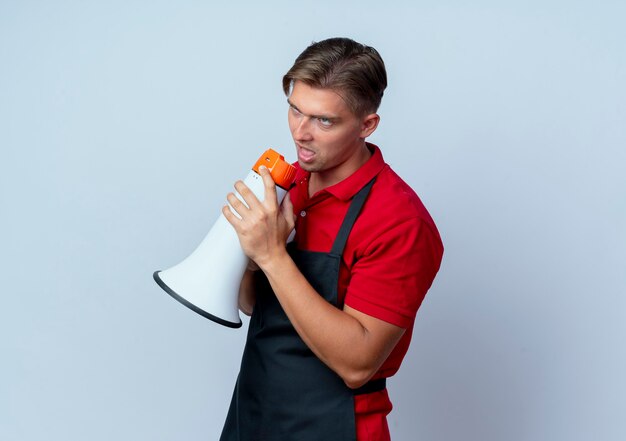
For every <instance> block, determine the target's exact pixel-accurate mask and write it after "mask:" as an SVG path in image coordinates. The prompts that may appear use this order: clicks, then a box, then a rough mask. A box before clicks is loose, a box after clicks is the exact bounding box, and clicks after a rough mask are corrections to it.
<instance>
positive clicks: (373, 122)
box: [360, 113, 380, 139]
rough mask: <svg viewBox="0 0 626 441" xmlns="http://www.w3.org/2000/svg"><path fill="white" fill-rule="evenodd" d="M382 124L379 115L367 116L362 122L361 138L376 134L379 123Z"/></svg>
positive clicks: (371, 114)
mask: <svg viewBox="0 0 626 441" xmlns="http://www.w3.org/2000/svg"><path fill="white" fill-rule="evenodd" d="M379 122H380V116H378V114H377V113H370V114H369V115H365V116H364V117H363V119H362V120H361V136H360V137H361V138H363V139H365V138H367V137H368V136H370V135H371V134H372V133H374V130H376V127H378V123H379Z"/></svg>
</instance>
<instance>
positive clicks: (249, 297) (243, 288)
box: [239, 264, 257, 316]
mask: <svg viewBox="0 0 626 441" xmlns="http://www.w3.org/2000/svg"><path fill="white" fill-rule="evenodd" d="M255 271H257V270H255V269H251V268H250V264H248V268H246V272H245V273H243V277H242V278H241V284H240V285H239V309H240V310H241V312H243V313H244V314H245V315H247V316H250V315H252V310H253V309H254V304H255V303H256V292H255V291H254V273H255Z"/></svg>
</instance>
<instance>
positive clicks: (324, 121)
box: [317, 118, 333, 127]
mask: <svg viewBox="0 0 626 441" xmlns="http://www.w3.org/2000/svg"><path fill="white" fill-rule="evenodd" d="M317 120H318V121H319V122H320V124H321V125H323V126H324V127H330V126H332V125H333V122H332V121H331V120H330V119H328V118H317Z"/></svg>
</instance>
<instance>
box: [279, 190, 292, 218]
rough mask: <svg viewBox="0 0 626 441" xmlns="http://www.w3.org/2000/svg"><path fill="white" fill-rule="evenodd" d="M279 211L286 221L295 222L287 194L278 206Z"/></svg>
mask: <svg viewBox="0 0 626 441" xmlns="http://www.w3.org/2000/svg"><path fill="white" fill-rule="evenodd" d="M280 209H281V212H282V213H283V216H284V217H285V219H287V220H288V221H289V220H291V221H292V222H295V221H296V215H295V214H294V212H293V203H292V202H291V197H290V195H289V193H287V195H286V196H285V198H284V199H283V202H282V204H280Z"/></svg>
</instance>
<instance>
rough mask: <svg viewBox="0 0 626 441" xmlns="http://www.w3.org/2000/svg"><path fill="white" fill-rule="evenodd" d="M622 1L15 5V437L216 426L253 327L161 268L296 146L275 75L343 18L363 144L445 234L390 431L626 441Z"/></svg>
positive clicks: (8, 378) (440, 436)
mask: <svg viewBox="0 0 626 441" xmlns="http://www.w3.org/2000/svg"><path fill="white" fill-rule="evenodd" d="M625 22H626V4H625V3H624V2H621V1H614V2H613V1H602V2H592V1H567V2H566V1H510V2H496V1H493V2H489V1H483V0H478V1H475V2H462V1H456V2H455V1H445V0H444V1H430V2H425V1H400V2H391V1H390V2H382V1H377V2H373V1H366V0H362V1H345V2H330V1H323V0H320V1H316V2H289V1H281V2H252V1H251V2H242V1H239V2H237V1H233V2H229V3H228V4H226V2H224V3H223V4H222V3H217V2H208V1H205V2H201V1H196V2H194V1H176V2H174V1H172V2H166V1H139V0H135V1H133V0H130V1H107V2H85V1H83V2H81V1H56V2H52V1H39V2H37V1H8V0H3V1H0V280H1V283H2V294H1V295H2V297H1V299H2V303H1V304H0V357H1V360H0V361H1V362H0V439H2V440H6V441H14V440H15V441H21V440H24V441H31V440H32V441H34V440H46V441H50V440H64V441H67V440H81V441H82V440H90V441H100V440H107V441H109V440H132V441H144V440H145V441H158V440H168V441H169V440H171V441H178V440H189V441H192V440H217V438H218V436H219V432H220V430H221V427H222V423H223V420H224V417H225V415H226V411H227V408H228V404H229V400H230V395H231V391H232V386H233V384H234V381H235V377H236V374H237V370H238V364H239V360H240V356H241V351H242V346H243V342H244V338H245V327H244V328H243V329H240V330H231V329H227V328H223V327H221V326H219V325H216V324H214V323H212V322H210V321H208V320H206V319H204V318H202V317H200V316H198V315H196V314H194V313H192V312H191V311H189V310H187V309H186V308H184V307H182V306H181V305H180V304H178V303H177V302H175V301H174V300H172V299H171V298H170V297H169V296H167V295H166V294H165V293H164V292H163V291H161V289H160V288H159V287H158V286H157V285H156V284H155V283H154V281H153V280H152V272H153V271H154V270H157V269H165V268H168V267H170V266H172V265H174V264H176V263H178V262H179V261H180V260H182V259H183V258H184V257H186V256H187V255H188V254H189V253H190V252H191V251H192V250H193V249H194V248H195V246H196V245H197V244H198V243H199V241H200V240H201V239H202V238H203V237H204V235H205V234H206V232H207V231H208V228H209V227H210V226H211V225H212V223H213V221H214V220H215V219H216V217H217V215H218V214H219V208H220V207H221V205H222V204H223V203H224V197H225V194H226V193H227V192H228V191H230V189H231V185H232V183H233V182H234V181H235V180H236V179H238V178H243V177H244V176H245V175H246V174H247V170H248V168H249V167H250V165H251V163H252V162H254V160H256V158H257V157H258V155H259V154H260V153H261V152H262V151H263V150H265V149H266V148H268V147H274V148H276V149H278V150H281V151H283V152H284V153H285V155H286V156H287V158H288V159H290V160H294V159H295V155H294V152H293V146H292V141H291V138H290V135H289V131H288V128H287V122H286V116H287V106H286V102H285V97H284V95H283V94H282V90H281V81H280V80H281V77H282V75H283V74H284V73H285V72H286V70H287V69H288V68H289V67H290V66H291V64H292V62H293V60H294V59H295V57H296V56H297V55H298V54H299V53H300V52H301V51H302V50H303V49H304V48H305V47H306V46H307V45H308V44H309V43H311V42H312V41H314V40H315V41H317V40H321V39H324V38H327V37H331V36H348V37H351V38H354V39H356V40H357V41H361V42H363V43H366V44H370V45H372V46H374V47H376V48H377V49H378V50H379V51H380V52H381V54H382V56H383V58H384V59H385V62H386V64H387V68H388V74H389V88H388V90H387V93H386V95H385V98H384V100H383V105H382V107H381V109H380V113H381V116H382V123H381V125H380V126H379V128H378V131H377V132H376V133H375V134H374V136H373V137H372V138H371V141H372V142H374V143H376V144H378V145H380V146H381V148H382V149H383V153H384V155H385V159H386V160H387V162H389V163H390V164H391V165H392V167H394V168H395V170H396V171H397V172H398V173H399V174H400V175H401V176H403V177H404V178H405V180H406V181H407V182H409V183H410V184H411V185H412V186H413V188H414V189H415V190H416V191H417V192H418V194H419V195H420V196H421V197H422V199H423V201H424V203H425V204H426V205H427V207H428V208H429V210H430V211H431V214H432V215H433V217H434V219H435V221H436V222H437V225H438V226H439V228H440V231H441V234H442V236H443V239H444V242H445V246H446V253H445V256H444V263H443V266H442V269H441V271H440V273H439V276H438V278H437V280H436V281H435V284H434V285H433V288H432V289H431V291H430V293H429V294H428V296H427V298H426V300H425V302H424V304H423V306H422V308H421V310H420V312H419V314H418V320H417V322H416V326H415V333H414V338H413V344H412V346H411V349H410V351H409V353H408V355H407V358H406V360H405V362H404V364H403V366H402V369H401V371H400V373H399V374H398V375H397V376H396V377H394V378H392V379H391V380H390V393H391V396H392V400H393V402H394V405H395V409H394V411H393V412H392V413H391V414H390V416H389V424H390V427H391V430H392V436H393V439H394V440H395V441H402V440H407V441H411V440H437V441H438V440H442V441H448V440H464V441H500V440H509V441H516V440H529V441H530V440H533V441H534V440H548V441H554V440H564V441H565V440H567V441H578V440H602V441H622V440H624V439H626V426H625V423H624V418H623V417H624V415H625V414H626V405H625V402H624V400H625V398H624V397H625V396H626V380H625V379H624V372H626V354H625V344H624V341H625V336H626V320H625V319H626V301H625V294H626V178H625V177H624V169H625V168H626V130H625V126H626V124H625V123H626V105H625V103H626V86H625V84H626V49H625V47H626V31H625V30H624V29H626V27H625V26H624V23H625ZM246 324H247V323H246Z"/></svg>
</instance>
